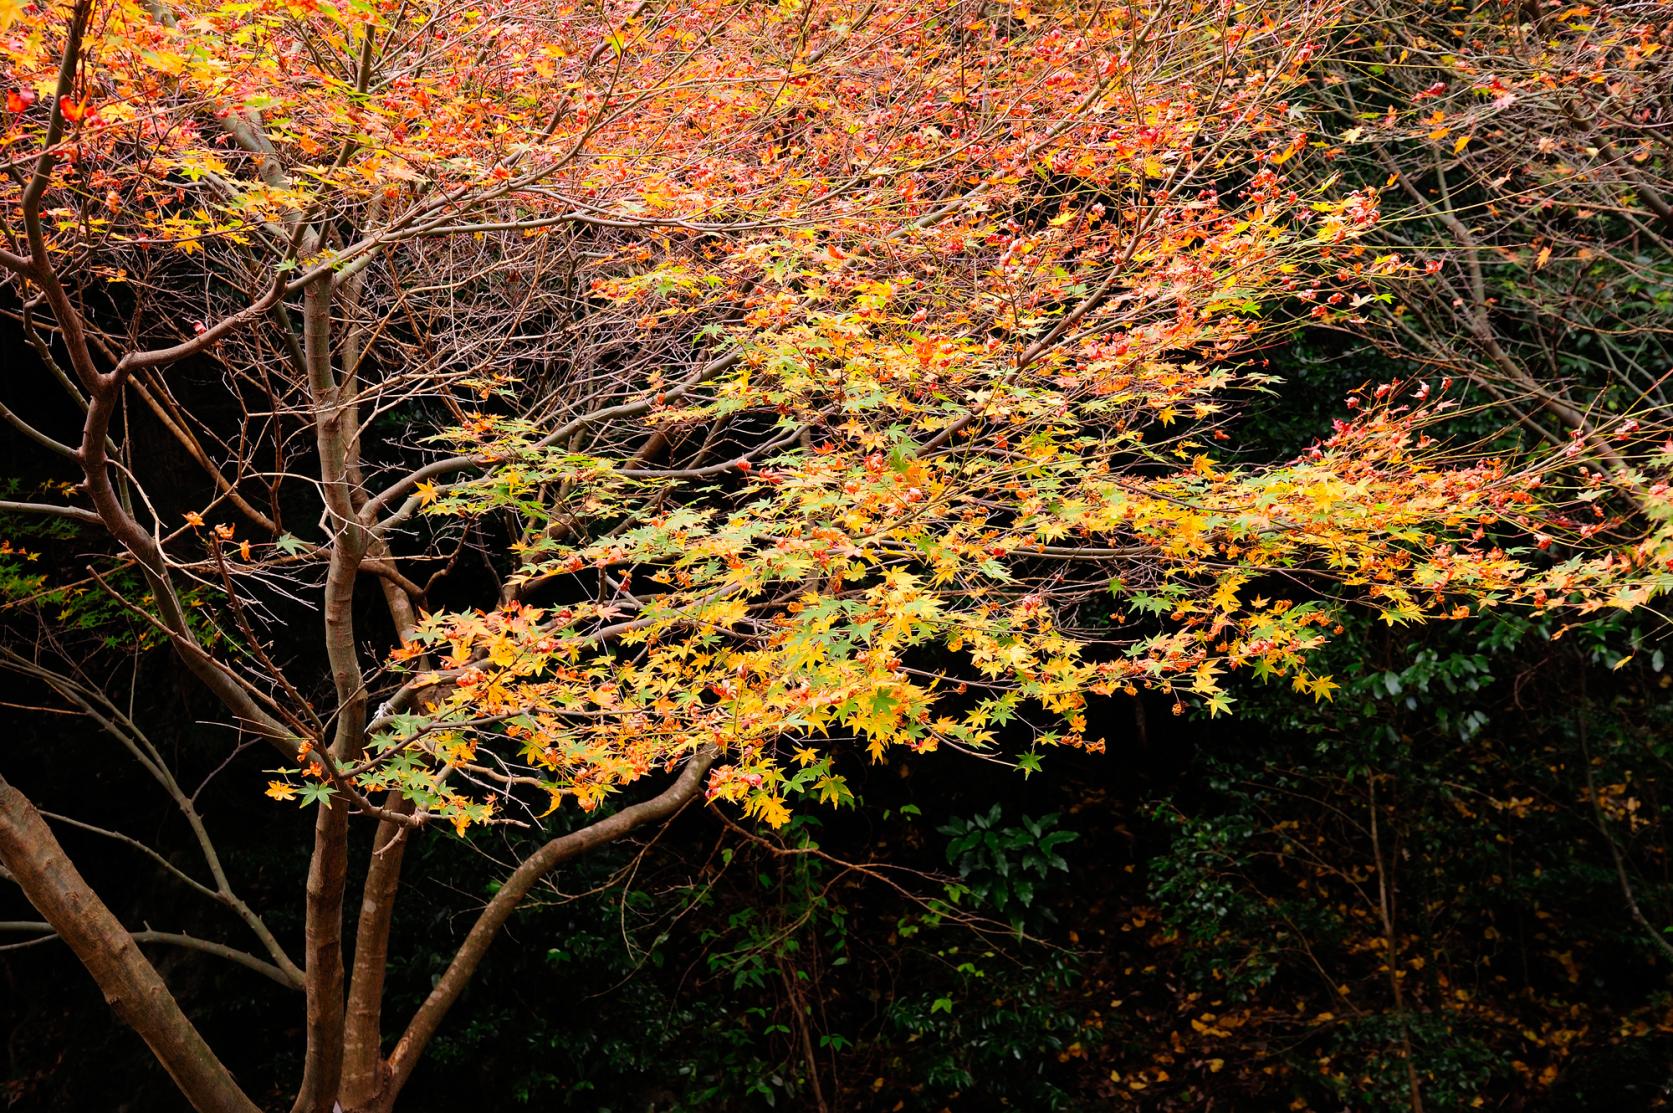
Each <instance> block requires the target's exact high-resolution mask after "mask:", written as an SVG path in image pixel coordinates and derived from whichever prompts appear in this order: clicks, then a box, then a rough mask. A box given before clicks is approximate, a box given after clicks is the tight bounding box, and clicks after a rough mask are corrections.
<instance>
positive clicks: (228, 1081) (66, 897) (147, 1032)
mask: <svg viewBox="0 0 1673 1113" xmlns="http://www.w3.org/2000/svg"><path fill="white" fill-rule="evenodd" d="M0 861H3V862H4V863H5V866H6V870H7V872H9V873H10V874H11V875H12V877H13V878H14V879H16V881H17V883H18V885H19V886H20V887H21V888H22V889H23V892H24V895H25V896H27V897H28V898H29V901H30V903H31V904H33V905H34V906H35V907H36V908H37V909H39V910H40V913H41V915H42V916H44V917H46V921H47V923H49V924H51V925H52V929H53V930H54V931H55V932H57V933H58V935H59V936H61V937H62V938H63V940H64V942H65V943H67V944H68V945H69V947H70V950H72V951H73V952H74V953H75V956H76V958H78V959H80V960H81V964H82V965H83V966H84V967H86V969H87V972H88V973H89V974H91V975H92V976H93V980H94V981H95V982H96V983H98V986H99V989H100V990H102V991H103V993H104V995H105V1000H106V1001H108V1002H109V1003H110V1006H111V1008H112V1009H113V1010H114V1011H115V1013H116V1015H117V1016H119V1017H121V1018H122V1021H123V1022H124V1023H125V1024H127V1025H128V1026H129V1027H131V1028H132V1029H133V1030H134V1031H135V1032H137V1033H139V1036H140V1038H141V1039H143V1040H144V1041H145V1042H146V1044H147V1045H148V1046H149V1047H150V1048H151V1052H152V1054H154V1055H155V1056H156V1057H157V1061H158V1062H160V1063H161V1064H162V1065H163V1068H164V1069H165V1070H167V1071H168V1073H169V1075H170V1076H171V1077H172V1078H173V1079H174V1083H175V1085H176V1086H178V1087H179V1088H180V1092H181V1093H182V1094H183V1095H185V1097H186V1100H187V1101H189V1102H190V1103H191V1104H192V1107H193V1108H194V1109H198V1110H202V1111H204V1113H245V1111H247V1113H258V1110H257V1107H256V1104H255V1103H254V1102H252V1101H251V1100H250V1099H249V1097H248V1096H246V1095H245V1093H244V1091H243V1090H242V1089H240V1088H239V1085H238V1083H237V1081H236V1080H234V1079H233V1077H232V1074H231V1073H230V1072H229V1071H228V1070H227V1069H226V1067H225V1066H224V1065H223V1064H222V1063H221V1061H220V1060H219V1059H218V1058H216V1056H215V1053H214V1052H213V1051H212V1050H210V1047H209V1045H208V1044H207V1043H205V1042H204V1039H203V1036H202V1035H200V1034H199V1033H198V1030H197V1028H196V1027H194V1026H193V1024H192V1022H191V1020H189V1019H188V1018H187V1016H186V1014H185V1013H184V1012H182V1011H181V1009H180V1005H179V1003H178V1002H176V1001H175V999H174V995H173V994H172V993H170V992H169V989H168V986H167V985H165V984H164V983H163V979H162V977H161V976H160V975H158V973H157V970H156V968H155V967H153V966H152V965H151V963H150V962H149V961H148V960H147V959H146V957H145V956H144V955H143V954H141V953H140V950H139V947H138V945H137V944H136V943H135V942H134V939H133V936H131V935H130V934H129V933H128V932H127V930H126V929H124V928H123V927H122V924H121V923H120V922H119V921H118V920H117V919H116V916H115V915H114V914H113V913H112V912H111V911H110V909H109V908H107V907H106V906H105V904H104V902H103V901H101V900H100V899H99V897H98V894H96V893H94V892H93V890H92V889H91V888H90V887H89V886H88V884H87V882H86V881H85V880H83V879H82V876H81V874H80V873H79V872H77V870H76V868H75V866H74V865H72V864H71V862H70V860H69V858H68V857H66V856H65V854H64V851H63V848H62V847H60V846H59V845H58V840H57V839H56V838H55V837H54V836H53V834H52V830H51V829H50V828H49V827H48V826H47V825H46V821H45V820H44V819H42V818H41V815H40V813H39V812H37V811H36V810H35V808H34V806H33V805H32V804H30V803H29V801H28V800H27V799H25V798H24V796H23V794H22V793H21V792H19V791H18V790H17V789H15V788H13V787H12V786H11V785H10V784H8V783H7V782H6V781H5V780H4V779H3V778H0Z"/></svg>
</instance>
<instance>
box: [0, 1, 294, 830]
mask: <svg viewBox="0 0 1673 1113" xmlns="http://www.w3.org/2000/svg"><path fill="white" fill-rule="evenodd" d="M0 2H4V0H0ZM267 795H268V796H270V797H272V798H273V799H275V800H294V799H296V786H295V785H293V784H286V783H285V782H284V781H268V782H267Z"/></svg>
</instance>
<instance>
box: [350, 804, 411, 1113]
mask: <svg viewBox="0 0 1673 1113" xmlns="http://www.w3.org/2000/svg"><path fill="white" fill-rule="evenodd" d="M386 806H387V807H388V808H389V809H390V810H392V811H399V812H402V813H403V814H404V813H407V812H410V811H412V805H411V804H409V803H407V802H406V801H405V800H402V799H401V798H400V796H399V795H398V794H396V793H393V792H392V793H390V799H389V800H388V801H387V803H386ZM410 834H411V832H409V831H408V830H407V829H406V828H404V827H401V826H399V825H398V824H395V823H392V822H390V821H388V820H385V821H384V822H382V823H379V824H378V831H377V836H376V838H375V839H374V840H373V844H372V860H371V864H370V865H369V866H368V867H367V870H366V888H365V890H364V892H363V893H362V894H361V897H360V920H359V923H358V925H357V926H356V928H355V934H354V972H353V976H352V977H351V978H350V981H349V997H348V1009H347V1013H346V1015H345V1018H344V1027H343V1083H342V1102H343V1108H344V1109H347V1110H350V1111H355V1110H361V1109H373V1108H376V1106H377V1102H378V1101H379V1100H380V1099H381V1098H382V1096H383V1092H384V1089H385V1088H386V1086H387V1085H388V1082H389V1068H388V1065H387V1064H386V1063H385V1062H384V1061H383V983H384V975H385V973H386V972H387V969H388V965H389V929H390V925H391V924H392V923H393V921H394V917H395V893H396V890H397V889H398V888H399V887H400V884H401V859H402V856H403V855H404V854H405V853H406V848H407V839H408V837H409V835H410Z"/></svg>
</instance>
